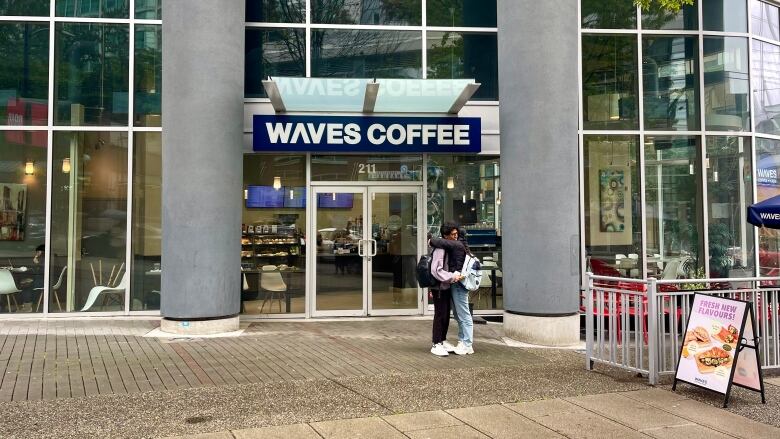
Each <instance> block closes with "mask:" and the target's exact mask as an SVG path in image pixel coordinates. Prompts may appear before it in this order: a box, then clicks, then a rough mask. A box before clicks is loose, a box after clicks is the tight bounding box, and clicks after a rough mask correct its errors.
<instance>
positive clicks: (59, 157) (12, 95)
mask: <svg viewBox="0 0 780 439" xmlns="http://www.w3.org/2000/svg"><path fill="white" fill-rule="evenodd" d="M131 3H133V4H134V6H135V8H134V10H131V9H130V8H131ZM52 6H53V15H52V14H51V13H52ZM161 9H162V7H161V0H136V1H135V2H130V1H128V0H110V1H102V2H85V1H81V2H79V1H70V0H57V1H21V2H20V1H15V2H0V16H1V17H2V18H3V20H0V59H2V60H3V63H4V64H3V68H2V69H0V191H2V192H1V193H2V196H3V198H2V199H0V207H2V210H0V267H1V268H0V292H1V293H2V295H0V299H2V300H0V312H2V313H7V312H12V313H21V312H43V311H44V309H45V308H48V311H49V312H51V313H59V312H63V313H64V312H80V311H85V312H119V313H124V312H127V311H128V310H131V311H132V310H152V311H153V310H157V309H159V295H160V291H159V286H157V287H155V286H154V282H153V281H152V278H150V277H149V276H146V277H145V276H144V273H147V272H149V271H153V270H154V269H155V261H156V262H157V265H159V255H160V251H159V246H160V244H159V241H160V224H159V223H160V221H159V217H160V197H159V192H160V167H161V161H160V157H161V151H162V146H161V142H160V137H161V133H160V131H161V128H160V127H161V124H162V121H161V114H160V113H161V108H160V95H161V90H162V89H161V86H162V84H161V72H162V70H161V68H162V67H161V47H162V46H161V24H162V22H161ZM51 33H53V41H54V44H53V45H50V44H49V41H50V37H51V36H52V35H51ZM131 41H132V42H133V43H134V44H133V45H132V46H134V47H135V50H134V51H132V52H131V49H130V48H131ZM50 60H52V61H53V67H54V68H53V72H50V71H49V61H50ZM50 75H51V76H52V77H53V83H49V77H50ZM50 90H51V91H52V93H51V94H50ZM17 125H21V126H26V127H30V129H27V130H14V129H13V128H12V127H13V126H17ZM37 127H40V128H37ZM73 127H88V128H86V131H85V128H80V129H77V130H74V129H73ZM49 139H51V143H50V140H49ZM48 154H51V155H52V157H53V159H52V160H51V162H48V159H47V157H48ZM131 176H132V181H133V185H132V186H131V185H130V181H131V178H130V177H131ZM47 179H51V182H52V184H51V185H49V186H48V187H47ZM47 200H50V203H49V204H50V211H48V212H47V207H46V206H47ZM131 206H132V208H131ZM129 209H130V210H129ZM14 212H15V213H14ZM47 215H48V217H47ZM129 217H131V218H132V223H131V224H132V226H129V225H128V218H129ZM47 220H48V222H49V223H50V228H49V230H48V232H47ZM128 239H130V243H129V244H130V248H128ZM47 243H48V245H47ZM128 254H132V255H133V257H131V258H130V259H128ZM157 268H158V271H159V267H157ZM47 273H48V283H47V282H46V281H45V279H46V274H47ZM7 274H10V277H9V276H7Z"/></svg>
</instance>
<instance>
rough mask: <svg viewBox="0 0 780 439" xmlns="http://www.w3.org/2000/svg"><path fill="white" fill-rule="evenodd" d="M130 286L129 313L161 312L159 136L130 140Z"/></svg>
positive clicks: (160, 138) (140, 133)
mask: <svg viewBox="0 0 780 439" xmlns="http://www.w3.org/2000/svg"><path fill="white" fill-rule="evenodd" d="M133 145H134V150H133V154H134V156H133V242H132V250H133V283H132V288H131V290H130V310H132V311H140V310H156V309H160V274H161V267H160V262H161V261H162V258H161V255H162V249H161V246H162V242H161V235H162V134H161V133H143V132H136V133H135V136H134V137H133Z"/></svg>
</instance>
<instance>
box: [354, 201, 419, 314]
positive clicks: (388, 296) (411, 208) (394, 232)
mask: <svg viewBox="0 0 780 439" xmlns="http://www.w3.org/2000/svg"><path fill="white" fill-rule="evenodd" d="M371 239H373V240H374V241H375V242H370V243H367V249H366V253H368V254H373V255H374V256H373V257H372V258H371V294H372V296H371V309H372V310H378V309H416V308H417V292H418V288H417V277H416V276H415V267H416V266H417V243H418V236H417V194H415V193H405V194H402V193H389V194H388V193H374V194H372V196H371Z"/></svg>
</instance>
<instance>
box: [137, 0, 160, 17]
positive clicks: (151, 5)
mask: <svg viewBox="0 0 780 439" xmlns="http://www.w3.org/2000/svg"><path fill="white" fill-rule="evenodd" d="M135 18H139V19H144V20H160V19H162V0H135Z"/></svg>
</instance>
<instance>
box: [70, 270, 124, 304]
mask: <svg viewBox="0 0 780 439" xmlns="http://www.w3.org/2000/svg"><path fill="white" fill-rule="evenodd" d="M129 281H130V276H128V274H127V270H125V274H123V275H122V280H121V281H120V282H119V285H117V286H115V287H109V286H103V285H98V286H96V287H93V288H92V289H91V290H89V296H87V303H85V304H84V308H81V311H86V310H88V309H90V308H92V305H94V304H95V300H97V298H98V296H100V295H101V294H124V293H125V290H126V289H127V284H128V282H129Z"/></svg>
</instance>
